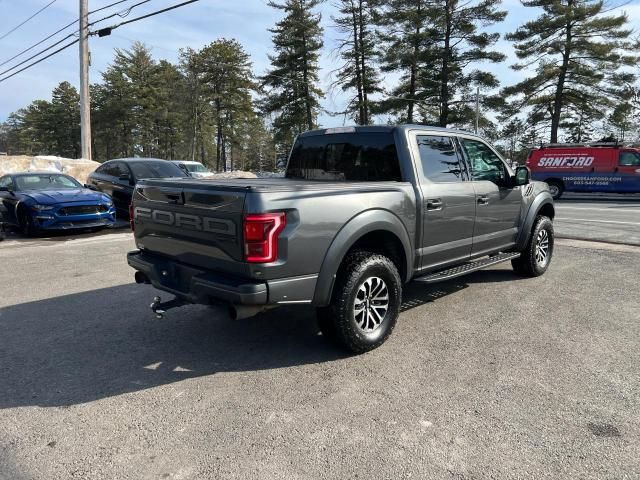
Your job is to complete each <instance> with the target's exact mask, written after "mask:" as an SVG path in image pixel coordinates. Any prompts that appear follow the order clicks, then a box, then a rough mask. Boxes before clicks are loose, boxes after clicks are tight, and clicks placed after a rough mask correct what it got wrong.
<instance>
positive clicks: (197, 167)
mask: <svg viewBox="0 0 640 480" xmlns="http://www.w3.org/2000/svg"><path fill="white" fill-rule="evenodd" d="M184 166H185V167H187V170H189V171H190V172H195V173H207V172H208V171H209V170H207V169H206V167H205V166H204V165H202V164H201V163H185V164H184Z"/></svg>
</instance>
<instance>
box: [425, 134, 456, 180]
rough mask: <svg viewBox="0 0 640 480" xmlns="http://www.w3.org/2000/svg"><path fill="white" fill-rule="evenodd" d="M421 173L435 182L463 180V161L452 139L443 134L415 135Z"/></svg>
mask: <svg viewBox="0 0 640 480" xmlns="http://www.w3.org/2000/svg"><path fill="white" fill-rule="evenodd" d="M416 141H417V143H418V152H419V154H420V163H421V164H422V173H423V175H424V177H425V178H427V179H428V180H429V181H431V182H435V183H451V182H462V181H464V180H465V176H466V172H464V163H463V162H461V161H460V158H459V156H458V153H457V152H456V147H455V143H454V139H453V138H452V137H449V136H444V135H417V136H416Z"/></svg>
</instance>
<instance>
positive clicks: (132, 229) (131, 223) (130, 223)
mask: <svg viewBox="0 0 640 480" xmlns="http://www.w3.org/2000/svg"><path fill="white" fill-rule="evenodd" d="M133 220H134V218H133V203H132V204H130V205H129V226H130V227H131V231H132V232H135V231H136V224H135V223H134V221H133Z"/></svg>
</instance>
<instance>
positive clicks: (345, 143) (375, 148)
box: [286, 132, 401, 182]
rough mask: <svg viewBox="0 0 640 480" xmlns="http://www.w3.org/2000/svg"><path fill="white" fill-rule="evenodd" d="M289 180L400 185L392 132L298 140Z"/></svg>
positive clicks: (310, 137) (289, 168)
mask: <svg viewBox="0 0 640 480" xmlns="http://www.w3.org/2000/svg"><path fill="white" fill-rule="evenodd" d="M286 177H287V178H304V179H306V180H331V181H336V180H337V181H352V182H353V181H355V182H357V181H400V180H401V175H400V164H399V162H398V154H397V152H396V145H395V141H394V139H393V134H392V133H391V132H376V133H342V134H328V135H327V134H325V135H313V136H309V137H299V138H298V140H297V141H296V144H295V145H294V147H293V150H292V151H291V158H290V159H289V164H288V165H287V173H286Z"/></svg>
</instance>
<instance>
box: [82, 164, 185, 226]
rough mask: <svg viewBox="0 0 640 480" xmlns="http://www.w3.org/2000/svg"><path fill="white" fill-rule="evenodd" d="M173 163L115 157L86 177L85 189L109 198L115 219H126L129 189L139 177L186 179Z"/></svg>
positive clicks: (131, 188) (131, 191) (182, 171)
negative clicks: (96, 191)
mask: <svg viewBox="0 0 640 480" xmlns="http://www.w3.org/2000/svg"><path fill="white" fill-rule="evenodd" d="M188 176H189V174H188V173H186V172H185V171H184V170H182V169H181V168H180V167H178V166H177V165H176V164H175V163H173V162H170V161H167V160H161V159H158V158H119V159H116V160H109V161H107V162H104V163H103V164H102V165H100V166H99V167H98V168H97V169H96V171H95V172H93V173H91V174H90V175H89V180H88V182H89V183H88V186H89V188H92V189H94V190H99V191H101V192H103V193H106V194H107V195H110V196H111V198H113V203H114V204H115V206H116V210H117V212H118V217H119V218H128V217H129V205H130V204H131V196H132V195H133V187H134V186H135V184H136V182H137V181H138V180H141V179H143V178H175V177H188Z"/></svg>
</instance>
